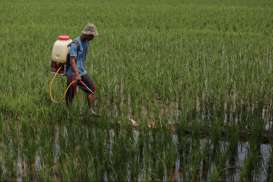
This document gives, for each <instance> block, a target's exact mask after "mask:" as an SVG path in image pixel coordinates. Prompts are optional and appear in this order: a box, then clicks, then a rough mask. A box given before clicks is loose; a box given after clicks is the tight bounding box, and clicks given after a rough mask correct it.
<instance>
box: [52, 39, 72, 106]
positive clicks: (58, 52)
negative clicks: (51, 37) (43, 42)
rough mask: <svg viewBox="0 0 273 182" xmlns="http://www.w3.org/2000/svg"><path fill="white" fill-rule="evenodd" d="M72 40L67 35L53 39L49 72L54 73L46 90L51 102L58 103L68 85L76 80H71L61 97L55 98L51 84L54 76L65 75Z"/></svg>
mask: <svg viewBox="0 0 273 182" xmlns="http://www.w3.org/2000/svg"><path fill="white" fill-rule="evenodd" d="M71 42H72V40H71V39H70V37H69V36H68V35H60V36H58V40H56V41H55V43H54V45H53V48H52V54H51V73H52V74H54V76H53V77H52V79H51V80H50V81H49V84H48V92H49V96H50V99H51V101H52V102H54V103H59V102H61V101H62V100H63V99H64V98H65V95H66V93H67V91H68V89H69V88H70V86H71V85H72V84H73V83H75V81H76V80H73V81H72V82H71V83H70V84H69V85H68V87H67V88H66V89H65V91H64V95H63V97H62V98H61V99H59V100H57V99H55V98H54V97H53V95H52V85H53V82H54V80H55V78H56V77H57V76H58V75H59V76H63V75H65V72H66V69H67V61H68V59H69V56H68V53H69V44H70V43H71Z"/></svg>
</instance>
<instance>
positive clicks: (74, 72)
mask: <svg viewBox="0 0 273 182" xmlns="http://www.w3.org/2000/svg"><path fill="white" fill-rule="evenodd" d="M96 36H98V32H97V29H96V26H95V25H94V24H91V23H89V24H87V25H86V26H85V27H84V29H83V31H82V32H81V35H80V36H79V37H77V38H76V39H74V40H73V41H72V43H71V44H70V45H69V46H70V57H69V59H68V61H67V62H68V63H67V64H68V65H67V71H66V75H67V85H69V84H70V83H71V82H72V81H74V80H76V81H74V83H72V85H71V86H70V87H69V89H68V91H67V94H66V96H65V100H66V104H67V105H70V104H71V103H72V101H73V98H74V96H75V94H76V89H77V86H79V87H80V88H81V89H82V90H83V91H84V92H85V93H86V95H87V101H88V106H89V112H90V113H91V114H94V115H96V113H95V112H94V110H93V103H94V101H95V96H94V93H95V91H96V85H95V83H94V82H93V80H92V79H91V77H90V76H89V75H88V74H87V71H86V68H85V62H86V55H87V50H88V47H89V43H90V42H91V40H93V39H94V37H96Z"/></svg>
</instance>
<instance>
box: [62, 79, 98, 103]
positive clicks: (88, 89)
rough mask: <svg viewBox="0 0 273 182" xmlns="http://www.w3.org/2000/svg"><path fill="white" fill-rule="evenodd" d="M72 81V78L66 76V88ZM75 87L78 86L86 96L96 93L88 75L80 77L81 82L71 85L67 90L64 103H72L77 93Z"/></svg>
mask: <svg viewBox="0 0 273 182" xmlns="http://www.w3.org/2000/svg"><path fill="white" fill-rule="evenodd" d="M73 80H75V79H74V76H67V86H69V85H70V83H71V82H72V81H73ZM77 86H79V87H80V88H81V89H82V90H83V91H84V92H85V93H86V94H87V95H90V94H93V95H94V94H95V92H96V85H95V83H94V82H93V80H92V79H91V78H90V77H89V76H88V74H85V75H82V76H81V80H79V81H77V82H75V83H73V84H72V85H71V86H70V87H69V88H68V91H67V92H66V95H65V100H66V103H70V102H72V100H73V98H74V96H75V94H76V91H77Z"/></svg>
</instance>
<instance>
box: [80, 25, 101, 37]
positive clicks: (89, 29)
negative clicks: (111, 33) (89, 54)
mask: <svg viewBox="0 0 273 182" xmlns="http://www.w3.org/2000/svg"><path fill="white" fill-rule="evenodd" d="M82 34H83V35H94V36H98V35H99V33H98V32H97V28H96V26H95V25H94V24H92V23H88V24H87V25H86V26H85V27H84V29H83V30H82Z"/></svg>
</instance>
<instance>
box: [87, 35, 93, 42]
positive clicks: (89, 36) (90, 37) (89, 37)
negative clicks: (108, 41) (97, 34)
mask: <svg viewBox="0 0 273 182" xmlns="http://www.w3.org/2000/svg"><path fill="white" fill-rule="evenodd" d="M85 38H86V40H87V41H90V40H92V39H94V35H85Z"/></svg>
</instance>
